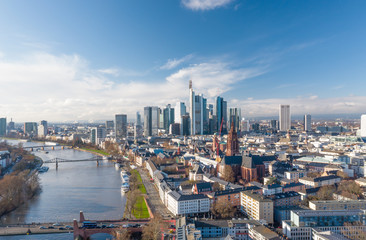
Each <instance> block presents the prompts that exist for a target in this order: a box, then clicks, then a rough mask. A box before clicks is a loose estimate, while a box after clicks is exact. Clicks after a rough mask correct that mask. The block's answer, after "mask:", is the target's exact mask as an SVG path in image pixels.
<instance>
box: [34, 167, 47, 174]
mask: <svg viewBox="0 0 366 240" xmlns="http://www.w3.org/2000/svg"><path fill="white" fill-rule="evenodd" d="M48 169H49V167H46V166H44V167H39V168H37V170H38V172H39V173H44V172H47V171H48Z"/></svg>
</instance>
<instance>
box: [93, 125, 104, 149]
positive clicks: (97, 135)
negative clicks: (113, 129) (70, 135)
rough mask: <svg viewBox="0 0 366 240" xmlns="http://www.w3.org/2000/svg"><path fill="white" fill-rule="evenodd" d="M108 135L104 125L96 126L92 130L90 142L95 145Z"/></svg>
mask: <svg viewBox="0 0 366 240" xmlns="http://www.w3.org/2000/svg"><path fill="white" fill-rule="evenodd" d="M105 137H106V129H105V128H104V127H94V128H92V129H91V130H90V142H91V143H92V144H94V145H98V144H100V143H101V142H102V141H103V140H104V139H105Z"/></svg>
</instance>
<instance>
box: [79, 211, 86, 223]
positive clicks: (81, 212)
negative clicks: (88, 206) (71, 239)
mask: <svg viewBox="0 0 366 240" xmlns="http://www.w3.org/2000/svg"><path fill="white" fill-rule="evenodd" d="M80 222H81V223H83V222H85V217H84V213H83V211H80Z"/></svg>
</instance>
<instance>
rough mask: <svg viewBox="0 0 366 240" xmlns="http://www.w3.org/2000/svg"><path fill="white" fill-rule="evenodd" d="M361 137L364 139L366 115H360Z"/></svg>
mask: <svg viewBox="0 0 366 240" xmlns="http://www.w3.org/2000/svg"><path fill="white" fill-rule="evenodd" d="M361 137H363V138H364V137H366V114H362V115H361Z"/></svg>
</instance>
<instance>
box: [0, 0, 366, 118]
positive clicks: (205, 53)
mask: <svg viewBox="0 0 366 240" xmlns="http://www.w3.org/2000/svg"><path fill="white" fill-rule="evenodd" d="M0 5H1V6H0V21H1V24H0V33H1V35H0V36H1V37H0V84H1V85H2V86H3V87H2V89H6V91H3V93H2V95H1V96H0V112H1V115H3V116H6V117H8V118H10V117H14V119H15V121H39V120H41V119H47V120H50V121H58V120H60V121H64V120H65V121H67V120H101V119H111V118H113V115H114V114H116V113H127V114H128V115H129V118H130V119H133V118H134V116H135V115H134V113H135V112H136V111H139V110H140V111H141V110H142V109H143V107H144V106H147V105H158V106H164V105H166V104H168V103H170V104H173V105H174V104H175V102H176V101H186V102H187V100H188V80H189V79H192V80H193V86H194V88H195V90H196V92H197V93H203V94H204V96H206V97H207V98H208V99H209V102H210V101H211V102H213V98H214V97H216V96H217V95H220V96H223V97H224V98H225V99H226V100H228V102H229V104H228V105H229V106H230V107H240V108H242V113H243V115H244V117H254V116H272V115H277V113H278V104H290V105H291V111H292V113H293V114H304V113H310V114H314V115H315V114H327V113H329V114H337V113H362V112H365V111H366V97H365V90H366V83H365V80H366V79H365V76H366V75H365V73H366V44H365V43H366V28H365V27H364V24H365V22H366V16H365V14H364V13H365V11H366V2H365V1H335V0H330V1H311V0H310V1H254V0H253V1H241V0H154V1H146V0H145V1H141V0H125V1H25V0H23V1H17V0H12V1H2V2H1V4H0Z"/></svg>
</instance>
